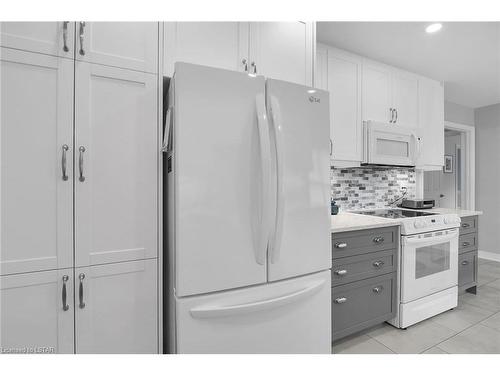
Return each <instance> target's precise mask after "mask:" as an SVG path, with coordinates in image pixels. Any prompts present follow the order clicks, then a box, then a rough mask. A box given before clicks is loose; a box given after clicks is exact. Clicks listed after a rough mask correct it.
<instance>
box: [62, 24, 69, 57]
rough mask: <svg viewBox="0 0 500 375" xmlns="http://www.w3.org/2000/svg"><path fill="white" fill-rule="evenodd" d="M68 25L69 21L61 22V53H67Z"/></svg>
mask: <svg viewBox="0 0 500 375" xmlns="http://www.w3.org/2000/svg"><path fill="white" fill-rule="evenodd" d="M68 24H69V21H64V22H63V51H64V52H68V51H69V48H68Z"/></svg>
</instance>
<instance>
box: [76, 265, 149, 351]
mask: <svg viewBox="0 0 500 375" xmlns="http://www.w3.org/2000/svg"><path fill="white" fill-rule="evenodd" d="M156 267H157V264H156V259H149V260H140V261H134V262H124V263H115V264H106V265H101V266H93V267H83V268H76V269H75V290H76V296H75V311H76V314H75V319H76V321H75V327H76V329H75V332H76V353H120V354H125V353H151V354H153V353H158V324H157V322H158V316H157V315H158V304H157V298H158V296H157V277H156V275H157V268H156Z"/></svg>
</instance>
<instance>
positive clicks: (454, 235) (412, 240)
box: [404, 232, 458, 245]
mask: <svg viewBox="0 0 500 375" xmlns="http://www.w3.org/2000/svg"><path fill="white" fill-rule="evenodd" d="M454 238H458V232H453V233H450V234H444V235H441V236H432V237H424V238H405V239H404V243H405V244H408V245H416V244H426V243H436V242H439V243H441V242H446V241H449V240H452V239H454Z"/></svg>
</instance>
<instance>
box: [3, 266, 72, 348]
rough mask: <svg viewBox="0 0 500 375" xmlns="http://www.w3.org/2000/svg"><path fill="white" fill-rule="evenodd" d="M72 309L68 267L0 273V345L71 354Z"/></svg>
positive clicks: (70, 279) (70, 274)
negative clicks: (19, 272)
mask: <svg viewBox="0 0 500 375" xmlns="http://www.w3.org/2000/svg"><path fill="white" fill-rule="evenodd" d="M74 311H75V310H74V309H73V270H72V269H71V268H70V269H63V270H58V271H57V270H55V271H43V272H32V273H23V274H17V275H9V276H0V347H1V348H3V349H4V350H7V349H21V350H22V349H23V348H26V349H33V350H36V351H34V352H33V353H39V354H47V353H73V350H74V349H73V347H74V344H73V342H74V340H73V338H74V334H73V332H74V325H73V322H74ZM28 353H29V352H28ZM14 354H15V353H14Z"/></svg>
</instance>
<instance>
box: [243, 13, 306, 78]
mask: <svg viewBox="0 0 500 375" xmlns="http://www.w3.org/2000/svg"><path fill="white" fill-rule="evenodd" d="M313 44H314V24H313V23H310V22H309V23H307V22H252V23H251V24H250V52H249V56H250V68H249V69H250V72H251V73H257V74H261V75H264V76H266V77H268V78H275V79H281V80H283V81H289V82H294V83H298V84H301V85H306V86H312V85H313V75H312V74H313V73H312V72H313V60H314V59H313V56H314V46H313Z"/></svg>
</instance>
